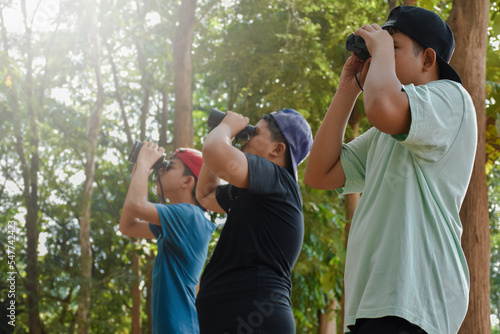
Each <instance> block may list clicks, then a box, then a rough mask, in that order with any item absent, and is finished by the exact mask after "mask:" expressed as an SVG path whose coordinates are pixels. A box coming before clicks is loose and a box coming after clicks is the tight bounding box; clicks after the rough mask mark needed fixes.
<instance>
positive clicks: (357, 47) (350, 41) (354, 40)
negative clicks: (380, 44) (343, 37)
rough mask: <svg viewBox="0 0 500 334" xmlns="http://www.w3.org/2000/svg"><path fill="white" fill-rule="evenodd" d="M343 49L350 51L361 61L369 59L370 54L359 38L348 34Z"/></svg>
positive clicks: (361, 38) (363, 41) (362, 40)
mask: <svg viewBox="0 0 500 334" xmlns="http://www.w3.org/2000/svg"><path fill="white" fill-rule="evenodd" d="M345 48H346V49H347V51H352V52H353V53H354V54H355V55H356V56H357V57H358V58H359V59H361V60H367V59H368V58H370V52H368V49H367V48H366V43H365V40H364V39H363V37H361V36H358V35H354V34H350V35H349V37H348V38H347V41H346V42H345Z"/></svg>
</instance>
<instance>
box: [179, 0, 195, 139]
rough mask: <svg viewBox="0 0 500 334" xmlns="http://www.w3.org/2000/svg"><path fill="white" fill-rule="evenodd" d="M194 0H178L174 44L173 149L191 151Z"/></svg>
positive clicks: (192, 133)
mask: <svg viewBox="0 0 500 334" xmlns="http://www.w3.org/2000/svg"><path fill="white" fill-rule="evenodd" d="M195 9H196V0H182V4H181V7H180V13H179V27H178V28H177V31H176V34H175V40H174V91H175V116H174V123H175V128H174V147H175V148H178V147H193V135H194V130H193V88H192V85H193V68H192V63H191V49H192V43H193V31H194V27H195V24H196V22H195Z"/></svg>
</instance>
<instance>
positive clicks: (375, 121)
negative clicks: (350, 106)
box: [363, 49, 410, 134]
mask: <svg viewBox="0 0 500 334" xmlns="http://www.w3.org/2000/svg"><path fill="white" fill-rule="evenodd" d="M363 104H364V107H365V113H366V117H367V118H368V120H369V121H370V123H371V124H372V125H373V126H374V127H376V128H377V129H378V130H379V131H382V132H384V133H388V134H402V133H407V131H408V130H409V125H410V113H409V104H408V102H407V96H406V94H405V93H404V92H403V91H402V84H401V82H400V80H399V79H398V77H397V76H396V72H395V63H394V51H393V50H392V49H389V50H388V49H383V50H380V51H379V52H378V53H377V54H376V55H374V56H373V59H372V62H371V66H370V70H369V71H368V74H367V76H366V80H365V85H364V93H363Z"/></svg>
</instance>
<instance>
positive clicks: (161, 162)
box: [128, 140, 170, 171]
mask: <svg viewBox="0 0 500 334" xmlns="http://www.w3.org/2000/svg"><path fill="white" fill-rule="evenodd" d="M141 147H142V142H140V141H139V140H136V141H135V143H134V145H133V146H132V150H131V152H130V154H129V156H128V161H130V162H133V163H136V162H137V157H138V156H139V151H140V150H141ZM169 165H170V162H169V161H168V160H165V156H162V157H161V158H160V159H158V160H156V162H155V163H154V165H153V167H151V168H153V169H154V170H155V171H158V170H160V169H162V168H164V169H167V168H168V166H169Z"/></svg>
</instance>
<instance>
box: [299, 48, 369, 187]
mask: <svg viewBox="0 0 500 334" xmlns="http://www.w3.org/2000/svg"><path fill="white" fill-rule="evenodd" d="M369 63H370V60H368V61H367V62H366V63H365V64H362V60H361V59H359V58H358V57H356V56H354V55H353V56H351V57H350V58H349V59H348V60H347V61H346V63H345V65H344V68H343V70H342V74H341V76H340V82H339V87H338V89H337V92H336V93H335V96H334V97H333V100H332V103H331V104H330V107H329V108H328V111H327V112H326V115H325V118H324V119H323V122H322V123H321V126H320V127H319V129H318V132H317V133H316V137H315V138H314V141H313V145H312V147H311V152H310V153H309V158H308V161H307V166H306V170H305V174H304V181H305V183H306V184H307V185H308V186H310V187H312V188H316V189H323V190H325V189H338V188H341V187H343V186H344V184H345V180H346V178H345V174H344V170H343V169H342V164H341V163H340V152H341V150H342V143H343V139H344V130H345V127H346V124H347V121H348V119H349V116H350V114H351V111H352V108H353V106H354V103H355V102H356V99H357V97H358V95H359V94H360V93H361V89H360V88H359V86H358V84H357V82H356V78H355V77H354V76H355V75H357V76H358V77H359V78H360V79H359V80H360V82H362V78H364V76H365V75H366V72H367V70H368V67H369V66H370V64H369ZM360 69H362V70H361V73H358V74H356V70H358V71H359V70H360Z"/></svg>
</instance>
